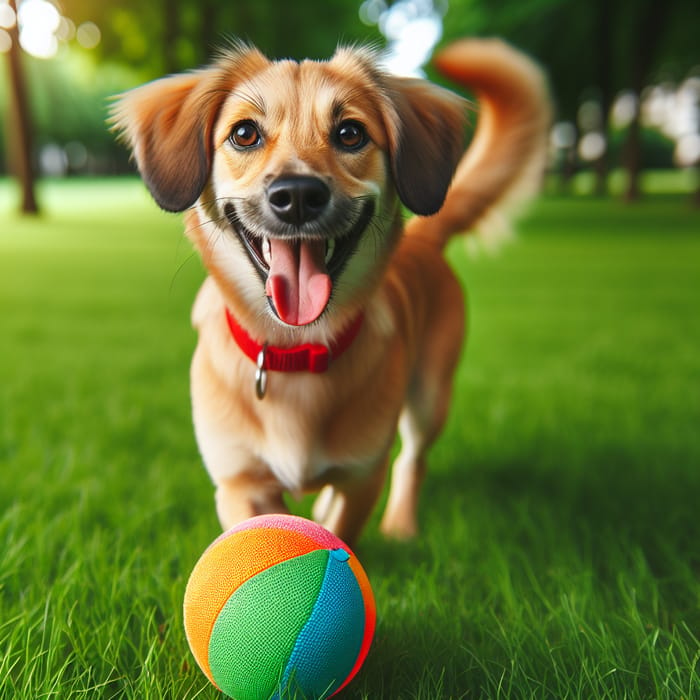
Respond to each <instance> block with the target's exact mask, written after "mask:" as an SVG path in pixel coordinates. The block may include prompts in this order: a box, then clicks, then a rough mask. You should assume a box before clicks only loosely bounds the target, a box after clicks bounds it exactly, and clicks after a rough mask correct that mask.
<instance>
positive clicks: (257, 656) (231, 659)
mask: <svg viewBox="0 0 700 700" xmlns="http://www.w3.org/2000/svg"><path fill="white" fill-rule="evenodd" d="M328 556H329V554H328V550H326V549H319V550H316V551H314V552H310V553H309V554H304V555H302V556H299V557H294V558H292V559H288V560H286V561H284V562H282V563H280V564H276V565H275V566H271V567H270V568H269V569H265V570H264V571H262V572H260V573H259V574H257V576H254V577H253V578H252V579H249V580H248V581H246V582H245V583H244V584H243V585H241V586H240V587H239V588H238V589H237V590H236V591H235V592H234V593H233V594H232V595H231V597H230V598H229V599H228V601H226V604H225V605H224V607H223V608H222V610H221V612H220V613H219V616H218V618H217V619H216V622H215V623H214V628H213V629H212V633H211V637H210V640H209V665H210V667H211V672H212V676H213V678H214V681H215V682H216V684H217V685H218V686H219V688H221V690H223V691H224V693H226V694H227V695H229V696H230V697H232V698H234V700H261V699H263V698H269V697H270V696H271V695H273V693H275V692H276V691H277V690H278V688H279V685H280V682H281V680H282V675H283V673H284V669H285V667H286V665H287V662H288V661H289V657H290V656H291V653H292V650H293V649H294V645H295V643H296V641H297V637H298V636H299V632H300V631H301V630H302V628H303V627H304V625H305V624H306V622H307V620H308V619H309V617H310V615H311V612H312V610H313V608H314V605H315V603H316V600H317V598H318V595H319V592H320V590H321V586H322V584H323V579H324V576H325V572H326V568H327V566H328Z"/></svg>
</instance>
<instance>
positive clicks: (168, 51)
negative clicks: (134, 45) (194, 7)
mask: <svg viewBox="0 0 700 700" xmlns="http://www.w3.org/2000/svg"><path fill="white" fill-rule="evenodd" d="M179 35H180V7H179V2H178V0H164V2H163V68H164V69H165V70H164V72H165V73H167V74H169V75H171V74H173V73H177V71H178V70H180V65H179V60H178V55H177V40H178V38H179Z"/></svg>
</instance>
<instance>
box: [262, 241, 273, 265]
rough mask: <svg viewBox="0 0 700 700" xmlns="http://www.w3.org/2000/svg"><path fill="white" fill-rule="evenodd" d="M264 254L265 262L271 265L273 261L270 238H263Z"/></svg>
mask: <svg viewBox="0 0 700 700" xmlns="http://www.w3.org/2000/svg"><path fill="white" fill-rule="evenodd" d="M262 254H263V258H264V260H265V262H266V263H267V264H268V265H269V264H270V263H271V262H272V246H271V245H270V239H269V238H264V239H263V243H262Z"/></svg>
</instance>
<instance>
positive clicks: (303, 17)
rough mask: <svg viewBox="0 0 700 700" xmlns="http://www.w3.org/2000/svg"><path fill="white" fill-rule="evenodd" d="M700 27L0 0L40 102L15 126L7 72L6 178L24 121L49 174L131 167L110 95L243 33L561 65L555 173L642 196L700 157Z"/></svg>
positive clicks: (376, 2) (312, 43)
mask: <svg viewBox="0 0 700 700" xmlns="http://www.w3.org/2000/svg"><path fill="white" fill-rule="evenodd" d="M13 14H14V21H13ZM18 19H19V21H17V20H18ZM698 27H700V4H698V2H697V0H661V1H659V0H394V2H388V0H324V2H317V0H295V1H294V2H293V3H292V2H288V1H287V0H256V2H235V1H231V0H226V1H223V0H154V1H153V2H148V3H144V2H143V1H142V0H101V1H100V2H94V0H19V2H17V0H0V52H3V53H5V54H6V56H7V59H8V60H7V63H8V66H10V65H11V60H10V57H11V55H12V53H13V51H14V52H15V53H16V54H18V55H20V61H21V67H22V73H21V81H22V82H23V83H24V86H25V89H26V92H27V95H28V99H27V100H26V102H27V105H26V113H25V114H24V116H22V117H18V116H17V115H15V117H14V121H13V119H12V118H10V117H11V115H12V113H13V112H12V109H11V107H12V106H13V101H15V100H16V95H15V88H14V86H13V76H12V73H11V71H10V72H7V71H6V73H5V74H6V75H10V78H11V79H10V80H6V79H3V80H2V81H1V82H0V114H2V121H0V132H2V133H1V134H0V136H1V138H0V174H1V173H2V172H15V173H18V172H19V171H20V170H21V168H20V167H19V165H20V160H21V158H22V154H21V152H20V151H21V145H22V140H21V139H18V138H17V136H18V134H19V133H20V131H21V130H19V129H18V127H17V123H18V121H21V122H24V123H25V126H28V127H29V128H30V131H31V133H30V137H31V138H30V139H29V143H28V145H27V149H26V150H27V151H28V155H27V157H28V158H29V159H30V161H31V163H30V165H31V167H32V172H33V173H39V174H48V175H76V174H114V173H123V172H126V171H129V170H130V167H131V166H130V164H129V162H128V158H127V155H126V153H125V151H124V150H123V149H122V148H121V147H120V146H118V145H117V144H115V142H114V139H113V137H112V135H111V134H110V133H109V131H108V129H107V128H106V126H105V118H106V111H107V105H108V97H109V96H110V95H113V94H115V93H118V92H120V91H122V90H125V89H128V88H130V87H133V86H135V85H137V84H139V83H141V82H144V81H147V80H151V79H153V78H156V77H159V76H161V75H164V74H168V73H173V72H177V71H181V70H187V69H191V68H195V67H197V66H199V65H201V64H203V63H206V62H207V61H208V60H209V59H210V58H211V57H212V55H214V54H215V53H216V51H217V49H218V48H219V47H221V46H222V45H225V44H226V42H227V41H228V40H229V39H231V38H233V37H240V38H243V39H247V40H250V41H252V42H254V43H255V44H256V45H257V46H259V47H260V48H261V49H262V50H263V51H264V52H266V53H267V54H268V55H270V56H272V57H292V58H297V59H299V58H304V57H309V58H324V57H327V56H329V55H330V54H332V53H333V50H334V48H335V46H336V45H337V44H338V42H344V43H348V42H361V43H367V42H369V43H373V44H376V45H377V46H379V47H380V48H381V47H387V48H388V49H389V50H391V49H392V47H393V49H394V54H395V56H399V58H401V60H404V61H405V60H406V59H407V60H408V64H411V63H413V65H412V66H410V67H409V69H408V70H409V71H416V70H420V69H421V67H423V66H424V65H425V64H426V63H427V59H428V56H429V54H430V52H431V51H432V49H433V48H434V46H435V45H436V44H440V43H445V42H447V41H449V40H451V39H454V38H456V37H459V36H465V35H498V36H502V37H504V38H506V39H507V40H508V41H510V42H512V43H514V44H515V45H517V46H518V47H520V48H522V49H523V50H525V51H527V52H529V53H530V54H531V55H533V56H534V57H535V58H536V59H537V60H538V61H540V62H541V63H542V64H543V65H544V66H545V68H546V70H547V72H548V75H549V77H550V81H551V84H552V90H553V93H554V97H555V102H556V124H555V126H554V129H553V132H552V169H553V170H554V171H556V172H557V173H558V174H559V175H560V176H561V178H562V181H563V182H566V180H567V179H568V178H570V177H571V176H572V175H573V174H575V173H576V172H578V171H580V170H582V169H583V170H590V171H591V172H593V173H595V174H596V178H595V182H596V183H597V184H596V185H595V189H596V190H597V191H598V192H599V193H601V194H603V193H605V192H606V190H607V181H608V178H607V176H608V173H609V171H610V170H611V169H614V168H617V167H624V168H626V169H627V171H628V173H629V177H628V185H627V187H626V189H625V196H627V197H628V198H629V199H634V198H635V197H637V196H638V195H639V191H638V187H639V186H638V183H637V179H638V178H637V175H638V173H639V171H640V170H641V169H643V168H651V167H653V168H672V167H674V166H681V167H684V168H687V169H696V168H697V165H698V162H700V116H699V115H700V104H699V103H700V44H698V41H697V32H698ZM42 32H43V34H42ZM13 33H14V39H13ZM42 37H43V39H42ZM18 43H19V44H20V45H21V46H22V49H23V50H21V51H20V50H19V47H18V46H17V44H18ZM1 57H2V56H1V54H0V58H1ZM389 63H390V64H391V62H389ZM391 65H392V68H393V69H399V70H400V68H397V66H398V64H397V63H394V64H391ZM424 70H425V71H426V72H427V75H428V76H429V77H430V78H432V79H436V80H439V76H438V75H436V74H434V73H433V72H432V71H431V70H430V68H429V67H427V68H424ZM15 78H16V76H15Z"/></svg>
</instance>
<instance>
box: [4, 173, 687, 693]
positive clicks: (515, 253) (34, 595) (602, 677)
mask: <svg viewBox="0 0 700 700" xmlns="http://www.w3.org/2000/svg"><path fill="white" fill-rule="evenodd" d="M9 192H10V190H9V186H8V184H7V183H6V182H2V181H0V338H1V339H2V340H1V341H0V342H1V343H2V344H1V346H0V347H1V348H2V359H3V361H2V363H0V564H1V565H0V698H8V700H9V699H10V698H12V699H13V700H36V699H37V698H56V699H60V700H64V699H71V700H72V699H74V698H75V699H77V698H91V699H94V698H99V699H102V698H105V699H106V698H133V699H135V700H136V699H138V700H146V699H147V700H151V699H152V700H156V699H158V700H160V699H164V698H168V699H172V700H185V699H186V700H190V699H192V698H195V697H196V698H202V699H206V698H219V697H220V694H219V693H217V692H216V691H215V690H214V689H213V688H212V687H210V686H209V685H208V683H207V681H206V680H205V679H204V676H203V675H202V674H201V673H200V672H199V670H198V669H197V667H196V666H195V664H194V661H193V659H192V657H191V656H190V653H189V650H188V648H187V644H186V641H185V637H184V632H183V628H182V614H181V605H182V597H183V592H184V586H185V583H186V581H187V577H188V575H189V571H190V570H191V568H192V566H193V565H194V563H195V561H196V560H197V558H198V557H199V555H200V554H201V552H202V551H203V550H204V548H205V547H206V546H207V544H208V543H209V542H210V541H211V540H212V539H213V538H214V537H215V536H216V535H217V534H218V525H217V522H216V518H215V514H214V508H213V500H212V488H211V485H210V483H209V481H208V477H207V476H206V473H205V471H204V469H203V468H202V467H201V465H200V460H199V457H198V455H197V449H196V445H195V443H194V438H193V434H192V429H191V424H190V416H189V398H188V364H189V358H190V355H191V352H192V349H193V346H194V342H195V336H194V333H193V331H192V330H191V328H190V325H189V307H190V304H191V301H192V298H193V296H194V293H195V290H196V288H197V285H198V284H199V282H200V281H201V279H202V276H203V272H202V269H201V266H200V264H199V262H198V260H197V259H196V258H195V257H194V256H193V255H192V254H191V251H190V248H189V246H188V244H187V243H186V242H185V241H184V240H183V238H182V234H181V227H180V222H179V219H178V217H176V216H171V215H166V214H163V213H160V212H158V211H157V210H156V209H155V207H154V206H153V205H151V203H150V202H149V200H148V198H147V196H146V195H145V193H144V191H143V188H142V186H141V185H140V184H139V183H138V182H137V181H136V180H130V179H128V180H122V181H113V182H101V181H88V182H82V183H81V182H78V183H74V182H64V183H49V185H47V186H45V189H44V190H43V192H42V195H43V201H44V203H45V210H46V211H45V214H44V215H43V216H42V217H41V218H39V219H19V218H17V217H15V216H14V215H13V214H12V213H11V209H10V199H11V197H10V194H9ZM450 257H451V259H452V260H453V262H454V264H455V265H456V267H457V268H458V270H459V273H460V276H461V278H462V279H463V280H464V282H465V285H466V287H467V289H468V291H469V300H470V301H469V306H470V324H469V325H470V331H469V335H470V338H469V343H468V347H467V350H466V351H465V354H464V359H463V362H462V365H461V367H460V370H459V375H458V386H457V391H456V398H455V401H454V405H453V411H452V414H451V418H450V421H449V424H448V426H447V428H446V431H445V433H444V435H443V437H442V439H441V440H440V442H439V443H438V444H437V445H436V447H435V448H434V450H433V452H432V455H431V469H430V471H429V475H428V478H427V480H426V484H425V490H424V497H423V500H422V504H421V523H422V528H423V532H422V534H421V536H420V537H419V538H418V539H417V540H416V541H414V542H411V543H408V544H405V543H404V544H397V543H393V542H387V541H385V540H383V539H382V538H381V536H380V535H379V533H378V529H377V521H378V518H377V517H375V518H374V519H373V520H372V522H371V524H370V526H369V528H368V530H367V532H366V534H365V536H364V537H363V539H362V540H361V542H360V544H359V546H358V548H357V553H358V554H359V556H360V558H361V560H362V561H363V564H364V566H365V568H366V570H367V572H368V574H369V576H370V579H371V581H372V583H373V586H374V590H375V595H376V598H377V603H378V615H379V622H378V628H377V635H376V639H375V643H374V645H373V648H372V650H371V652H370V655H369V658H368V660H367V662H366V664H365V666H364V668H363V670H362V671H361V673H360V675H359V676H358V677H357V678H356V679H355V681H354V682H353V683H352V685H351V686H350V687H349V688H348V690H347V691H346V692H345V693H344V695H343V697H345V698H367V699H372V700H374V699H377V698H385V699H387V700H403V699H406V700H408V699H412V698H416V699H417V698H421V699H424V700H428V699H431V700H432V699H437V698H480V697H482V698H538V699H539V698H552V699H554V698H582V699H590V698H610V699H613V698H614V699H618V698H650V699H651V698H668V699H669V700H670V699H674V700H679V699H680V698H684V699H686V700H689V699H690V698H694V697H700V516H699V512H700V505H699V504H700V429H699V426H700V391H699V387H700V213H698V212H697V211H693V210H692V209H690V208H689V206H688V204H687V202H686V200H685V199H683V198H680V197H677V196H672V195H658V196H654V197H650V198H648V199H647V200H646V201H645V202H643V203H641V204H639V205H637V206H634V207H630V206H625V205H623V204H620V203H618V202H611V201H600V200H595V199H592V198H588V197H576V198H563V197H555V196H550V197H548V198H546V199H544V200H543V201H542V202H540V203H539V204H538V205H537V206H535V207H534V208H533V209H532V211H531V212H530V214H529V215H528V216H527V217H526V218H525V220H524V221H523V222H522V225H521V226H520V234H519V235H518V237H517V238H516V239H515V240H514V241H513V242H511V243H510V244H508V245H507V246H506V247H505V248H503V249H502V250H501V251H500V252H499V253H498V254H496V255H491V254H488V253H481V254H477V255H474V254H471V253H470V254H468V253H467V251H466V249H465V247H464V246H463V244H462V243H461V242H456V243H455V244H454V245H453V246H452V247H451V249H450ZM295 508H296V510H297V512H299V513H301V514H306V513H307V512H308V503H306V502H304V503H302V504H299V505H298V506H295Z"/></svg>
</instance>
